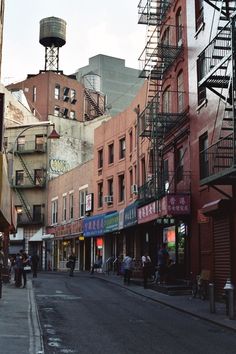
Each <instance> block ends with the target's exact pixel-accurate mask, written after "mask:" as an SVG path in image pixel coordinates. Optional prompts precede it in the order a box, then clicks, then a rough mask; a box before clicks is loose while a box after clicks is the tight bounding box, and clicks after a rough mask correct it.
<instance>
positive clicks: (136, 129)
mask: <svg viewBox="0 0 236 354" xmlns="http://www.w3.org/2000/svg"><path fill="white" fill-rule="evenodd" d="M138 138H139V137H138V128H137V125H135V127H134V147H136V146H137V140H138Z"/></svg>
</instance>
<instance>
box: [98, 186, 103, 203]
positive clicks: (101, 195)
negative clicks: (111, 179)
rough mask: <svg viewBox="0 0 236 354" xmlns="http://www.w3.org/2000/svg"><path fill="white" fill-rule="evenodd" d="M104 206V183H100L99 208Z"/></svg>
mask: <svg viewBox="0 0 236 354" xmlns="http://www.w3.org/2000/svg"><path fill="white" fill-rule="evenodd" d="M102 206H103V183H102V182H101V183H98V208H101V207H102Z"/></svg>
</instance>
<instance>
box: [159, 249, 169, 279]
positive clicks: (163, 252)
mask: <svg viewBox="0 0 236 354" xmlns="http://www.w3.org/2000/svg"><path fill="white" fill-rule="evenodd" d="M169 258H170V257H169V252H168V250H167V244H166V243H163V244H162V245H161V247H160V250H159V252H158V271H159V276H160V284H165V283H166V278H167V272H168V263H169Z"/></svg>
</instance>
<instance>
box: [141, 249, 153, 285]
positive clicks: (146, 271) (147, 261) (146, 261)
mask: <svg viewBox="0 0 236 354" xmlns="http://www.w3.org/2000/svg"><path fill="white" fill-rule="evenodd" d="M142 269H143V287H144V288H145V289H146V288H147V281H148V278H149V276H150V270H151V258H150V257H149V255H148V252H145V253H144V256H142Z"/></svg>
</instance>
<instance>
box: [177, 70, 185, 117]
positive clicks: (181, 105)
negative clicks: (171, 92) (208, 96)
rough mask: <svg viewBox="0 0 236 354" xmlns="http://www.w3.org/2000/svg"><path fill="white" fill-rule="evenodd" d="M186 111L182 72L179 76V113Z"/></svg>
mask: <svg viewBox="0 0 236 354" xmlns="http://www.w3.org/2000/svg"><path fill="white" fill-rule="evenodd" d="M183 110H184V75H183V71H182V70H181V71H180V72H179V74H178V76H177V111H178V113H181V112H182V111H183Z"/></svg>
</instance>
